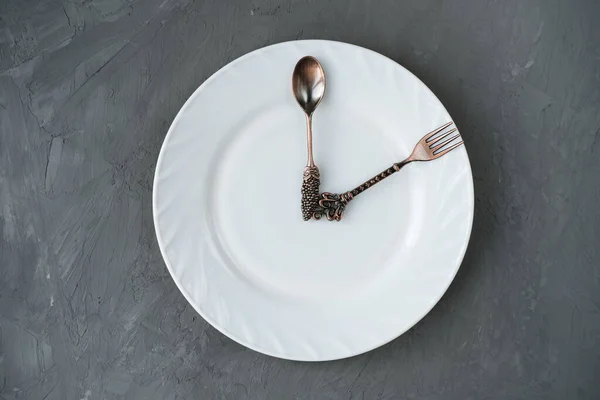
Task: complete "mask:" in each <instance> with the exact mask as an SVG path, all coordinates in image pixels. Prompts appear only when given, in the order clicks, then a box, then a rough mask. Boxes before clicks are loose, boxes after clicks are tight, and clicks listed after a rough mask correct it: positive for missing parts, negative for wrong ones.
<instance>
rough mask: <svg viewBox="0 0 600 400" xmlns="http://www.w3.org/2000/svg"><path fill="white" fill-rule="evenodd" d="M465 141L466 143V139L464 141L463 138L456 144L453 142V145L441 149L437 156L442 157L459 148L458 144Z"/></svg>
mask: <svg viewBox="0 0 600 400" xmlns="http://www.w3.org/2000/svg"><path fill="white" fill-rule="evenodd" d="M463 143H464V141H462V140H461V141H460V142H458V143H456V144H453V145H452V146H450V147H448V148H447V149H444V150H442V151H440V152H439V153H437V154H436V155H435V158H438V157H441V156H443V155H444V154H446V153H449V152H451V151H452V150H454V149H455V148H457V147H458V146H460V145H462V144H463Z"/></svg>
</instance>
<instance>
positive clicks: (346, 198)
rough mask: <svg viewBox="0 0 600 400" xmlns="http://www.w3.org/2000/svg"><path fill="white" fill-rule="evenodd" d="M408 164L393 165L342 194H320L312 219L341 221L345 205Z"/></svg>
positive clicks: (406, 162) (406, 161)
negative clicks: (324, 218)
mask: <svg viewBox="0 0 600 400" xmlns="http://www.w3.org/2000/svg"><path fill="white" fill-rule="evenodd" d="M409 162H411V160H404V161H402V162H399V163H396V164H393V165H392V166H391V167H389V168H388V169H386V170H384V171H382V172H381V173H379V174H377V175H375V176H374V177H373V178H371V179H369V180H368V181H366V182H365V183H363V184H362V185H359V186H357V187H355V188H354V189H352V190H349V191H347V192H344V193H342V194H334V193H329V192H323V193H321V195H320V197H319V207H318V208H317V209H316V211H314V212H313V215H312V216H313V218H314V219H321V218H323V217H326V218H327V219H328V220H330V221H339V220H341V219H342V217H343V215H344V210H345V209H346V205H347V204H348V203H349V202H350V201H352V199H354V198H355V197H356V196H358V195H359V194H361V193H362V192H364V191H365V190H367V189H368V188H370V187H372V186H374V185H375V184H377V183H379V182H381V181H382V180H384V179H385V178H387V177H388V176H390V175H392V174H393V173H395V172H398V171H400V169H401V168H402V167H404V166H405V165H406V164H408V163H409Z"/></svg>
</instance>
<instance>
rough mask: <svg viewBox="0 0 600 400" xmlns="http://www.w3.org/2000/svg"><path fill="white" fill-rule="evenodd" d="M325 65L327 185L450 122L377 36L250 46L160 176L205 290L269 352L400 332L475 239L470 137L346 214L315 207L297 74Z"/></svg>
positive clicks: (317, 125) (185, 272) (165, 245)
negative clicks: (377, 46) (322, 212)
mask: <svg viewBox="0 0 600 400" xmlns="http://www.w3.org/2000/svg"><path fill="white" fill-rule="evenodd" d="M305 55H312V56H315V57H316V58H317V59H319V60H320V61H321V63H322V65H323V68H324V70H325V74H326V78H327V89H326V91H325V97H324V99H323V101H322V102H321V104H320V105H319V107H318V109H317V110H316V112H315V114H314V122H313V131H314V151H315V162H316V164H317V166H318V167H319V168H320V171H321V190H322V191H329V192H334V193H341V192H343V191H346V190H349V189H352V188H354V187H355V186H357V185H359V184H361V183H362V182H364V181H365V180H367V179H369V178H371V177H372V176H373V175H375V174H377V173H379V172H381V171H382V170H384V169H386V168H388V167H389V166H390V165H391V164H392V163H394V162H397V161H400V160H402V159H404V158H405V157H406V156H408V155H409V154H410V152H411V151H412V148H413V147H414V145H415V144H416V143H417V141H418V140H419V139H420V138H421V137H422V136H423V135H424V134H425V133H427V132H429V131H431V130H432V129H433V128H436V127H438V126H440V125H442V124H443V123H445V122H447V121H450V120H451V118H450V116H449V115H448V112H447V111H446V109H445V108H444V107H443V106H442V104H441V103H440V101H439V100H438V99H437V98H436V97H435V95H434V94H433V93H432V92H431V91H430V90H429V89H428V88H427V87H426V86H425V85H424V84H423V83H422V82H421V81H420V80H419V79H417V78H416V77H415V76H414V75H412V74H411V73H410V72H409V71H407V70H406V69H404V68H403V67H401V66H399V65H398V64H396V63H395V62H393V61H391V60H390V59H388V58H386V57H384V56H382V55H380V54H377V53H374V52H372V51H369V50H366V49H363V48H360V47H357V46H353V45H349V44H344V43H339V42H330V41H322V40H308V41H297V42H288V43H281V44H276V45H273V46H269V47H265V48H263V49H260V50H257V51H254V52H252V53H249V54H247V55H245V56H243V57H241V58H239V59H237V60H235V61H233V62H232V63H230V64H229V65H227V66H226V67H224V68H222V69H221V70H220V71H218V72H217V73H215V74H214V75H213V76H212V77H210V78H209V79H208V80H207V81H206V82H204V83H203V84H202V85H201V86H200V88H198V90H196V91H195V92H194V94H193V95H192V96H191V97H190V99H189V100H188V101H187V102H186V103H185V105H184V106H183V107H182V109H181V111H180V112H179V114H178V115H177V117H176V118H175V120H174V121H173V124H172V126H171V128H170V129H169V132H168V133H167V136H166V138H165V141H164V144H163V146H162V149H161V152H160V156H159V158H158V164H157V167H156V175H155V179H154V192H153V208H154V223H155V226H156V234H157V237H158V243H159V245H160V249H161V251H162V254H163V257H164V259H165V262H166V265H167V268H168V269H169V272H170V273H171V275H172V276H173V279H174V280H175V283H176V284H177V286H178V287H179V289H180V290H181V292H182V293H183V295H184V296H185V297H186V299H187V300H188V301H189V302H190V304H191V305H192V306H193V307H194V308H195V309H196V311H198V313H200V315H202V317H204V318H205V319H206V320H207V321H208V322H209V323H210V324H212V325H213V326H214V327H215V328H217V329H218V330H219V331H221V332H222V333H224V334H225V335H227V336H229V337H230V338H231V339H233V340H235V341H237V342H239V343H241V344H243V345H245V346H247V347H249V348H251V349H254V350H256V351H259V352H262V353H266V354H269V355H272V356H276V357H281V358H287V359H294V360H306V361H318V360H331V359H338V358H344V357H349V356H352V355H356V354H359V353H362V352H365V351H368V350H371V349H373V348H375V347H378V346H381V345H383V344H385V343H386V342H388V341H390V340H392V339H394V338H396V337H397V336H399V335H400V334H402V333H403V332H405V331H406V330H408V329H409V328H410V327H412V326H413V325H414V324H415V323H417V322H418V321H419V320H420V319H421V318H423V316H425V314H427V312H428V311H429V310H431V308H432V307H433V306H434V305H435V303H436V302H437V301H438V300H439V299H440V298H441V297H442V295H443V294H444V292H445V291H446V289H447V288H448V286H449V285H450V282H451V281H452V279H453V278H454V276H455V274H456V272H457V270H458V268H459V266H460V263H461V261H462V259H463V256H464V254H465V251H466V248H467V243H468V241H469V235H470V232H471V225H472V220H473V179H472V176H471V169H470V166H469V161H468V158H467V152H466V150H465V147H464V146H462V147H460V148H458V149H456V150H454V151H452V152H450V153H449V154H448V155H446V156H444V157H441V158H440V159H438V160H435V161H432V162H427V163H415V164H411V165H409V166H407V167H406V168H404V169H402V171H400V172H399V173H397V174H395V175H393V176H392V177H390V178H388V179H386V180H384V181H383V182H381V183H379V184H378V185H377V186H375V187H374V188H372V189H369V190H368V191H366V192H365V193H363V194H361V195H360V196H358V197H357V198H355V199H354V200H353V201H352V202H351V203H350V204H349V205H348V207H347V208H346V212H345V214H344V218H343V219H342V221H340V222H330V221H327V220H321V221H309V222H304V221H303V220H302V214H301V210H300V185H301V182H302V171H303V169H304V166H305V164H306V133H305V129H306V128H305V119H304V114H303V112H302V110H301V109H300V108H299V107H298V105H297V104H296V101H295V99H294V97H293V95H292V91H291V74H292V71H293V69H294V65H295V64H296V62H297V61H298V60H299V59H300V58H301V57H303V56H305Z"/></svg>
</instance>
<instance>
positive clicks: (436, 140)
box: [428, 128, 456, 148]
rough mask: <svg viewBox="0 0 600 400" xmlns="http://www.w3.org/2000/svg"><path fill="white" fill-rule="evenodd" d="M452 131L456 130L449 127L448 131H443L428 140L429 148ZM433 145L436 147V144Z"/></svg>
mask: <svg viewBox="0 0 600 400" xmlns="http://www.w3.org/2000/svg"><path fill="white" fill-rule="evenodd" d="M454 132H456V128H454V129H450V130H449V131H448V132H446V133H444V134H443V135H440V136H437V137H435V138H433V139H431V142H428V144H429V147H430V148H431V147H433V145H434V144H436V143H437V142H439V141H440V140H442V139H443V138H445V137H447V136H448V135H450V134H452V133H454ZM435 147H437V146H435Z"/></svg>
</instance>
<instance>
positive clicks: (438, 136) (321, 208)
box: [292, 56, 463, 221]
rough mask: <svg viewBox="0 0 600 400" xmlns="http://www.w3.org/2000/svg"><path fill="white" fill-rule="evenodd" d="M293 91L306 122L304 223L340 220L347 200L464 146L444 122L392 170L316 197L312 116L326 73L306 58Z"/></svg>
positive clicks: (317, 181) (296, 74) (295, 76)
mask: <svg viewBox="0 0 600 400" xmlns="http://www.w3.org/2000/svg"><path fill="white" fill-rule="evenodd" d="M292 89H293V91H294V96H295V97H296V101H297V102H298V104H299V105H300V107H301V108H302V109H303V110H304V112H305V114H306V121H307V144H308V163H307V166H306V167H305V169H304V175H303V179H302V189H301V193H302V200H301V205H302V207H301V208H302V216H303V218H304V220H305V221H308V220H309V219H311V218H313V219H317V220H319V219H321V218H323V217H326V218H327V219H328V220H329V221H339V220H341V219H342V217H343V215H344V210H345V209H346V205H348V203H349V202H350V201H352V200H353V199H354V198H355V197H356V196H358V195H359V194H361V193H362V192H364V191H365V190H367V189H369V188H370V187H372V186H374V185H375V184H377V183H378V182H381V181H382V180H384V179H385V178H387V177H388V176H390V175H392V174H393V173H395V172H398V171H400V169H402V167H404V166H405V165H407V164H410V163H412V162H415V161H432V160H435V159H437V158H440V157H441V156H443V155H445V154H448V153H449V152H450V151H452V150H454V149H455V148H457V147H459V146H461V145H462V144H463V141H462V140H461V141H459V142H454V141H455V140H456V139H458V138H459V137H460V135H459V134H458V133H457V134H455V135H452V134H453V133H455V132H456V128H452V125H453V124H454V123H453V122H452V121H450V122H447V123H445V124H444V125H442V126H440V127H439V128H436V129H434V130H433V131H431V132H429V133H428V134H426V135H425V136H423V137H422V138H421V140H419V142H418V143H417V144H416V146H415V148H414V149H413V151H412V153H411V154H410V156H408V157H407V158H406V159H404V160H403V161H400V162H398V163H395V164H392V166H391V167H389V168H388V169H386V170H385V171H383V172H381V173H380V174H378V175H375V176H374V177H373V178H371V179H369V180H368V181H366V182H365V183H363V184H362V185H360V186H357V187H356V188H354V189H352V190H349V191H347V192H344V193H342V194H335V193H328V192H323V193H321V194H319V184H320V174H319V169H318V168H317V167H316V165H315V163H314V160H313V155H312V113H313V112H314V110H315V109H316V108H317V106H318V105H319V103H320V102H321V100H322V98H323V94H324V93H325V73H324V72H323V67H322V66H321V64H320V63H319V61H317V59H315V58H314V57H310V56H307V57H303V58H301V59H300V61H298V63H297V64H296V68H294V73H293V77H292ZM450 135H452V136H450ZM449 136H450V137H449ZM453 142H454V143H453Z"/></svg>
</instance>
